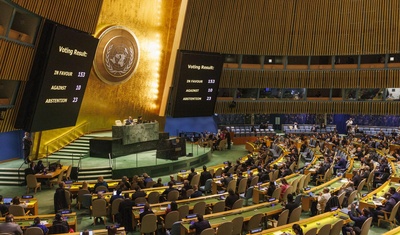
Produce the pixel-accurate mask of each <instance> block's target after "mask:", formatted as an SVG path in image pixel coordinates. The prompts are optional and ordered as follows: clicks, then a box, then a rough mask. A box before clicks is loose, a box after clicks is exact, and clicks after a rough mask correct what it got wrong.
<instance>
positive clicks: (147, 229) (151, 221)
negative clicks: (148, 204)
mask: <svg viewBox="0 0 400 235" xmlns="http://www.w3.org/2000/svg"><path fill="white" fill-rule="evenodd" d="M156 230H157V216H156V215H155V214H147V215H145V216H144V217H143V219H142V224H141V226H140V233H142V234H143V233H154V232H155V231H156Z"/></svg>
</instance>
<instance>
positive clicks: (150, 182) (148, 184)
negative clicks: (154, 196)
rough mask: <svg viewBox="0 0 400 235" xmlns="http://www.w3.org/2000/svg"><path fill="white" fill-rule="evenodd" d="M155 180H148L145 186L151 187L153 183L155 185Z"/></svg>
mask: <svg viewBox="0 0 400 235" xmlns="http://www.w3.org/2000/svg"><path fill="white" fill-rule="evenodd" d="M156 183H157V182H156V181H149V182H147V183H146V188H152V187H153V185H155V184H156Z"/></svg>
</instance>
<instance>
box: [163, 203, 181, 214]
mask: <svg viewBox="0 0 400 235" xmlns="http://www.w3.org/2000/svg"><path fill="white" fill-rule="evenodd" d="M177 210H178V203H176V201H172V202H171V204H169V205H168V208H167V210H166V211H165V214H168V213H169V212H171V211H177Z"/></svg>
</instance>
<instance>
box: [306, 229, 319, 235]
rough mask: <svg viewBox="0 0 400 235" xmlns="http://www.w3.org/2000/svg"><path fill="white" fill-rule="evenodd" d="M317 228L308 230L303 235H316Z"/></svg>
mask: <svg viewBox="0 0 400 235" xmlns="http://www.w3.org/2000/svg"><path fill="white" fill-rule="evenodd" d="M317 231H318V228H312V229H310V230H308V231H307V232H306V233H305V234H304V235H317Z"/></svg>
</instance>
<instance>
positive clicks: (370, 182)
mask: <svg viewBox="0 0 400 235" xmlns="http://www.w3.org/2000/svg"><path fill="white" fill-rule="evenodd" d="M374 174H375V170H372V171H371V173H369V175H368V179H367V182H366V184H367V188H368V191H370V190H371V189H372V182H373V181H374Z"/></svg>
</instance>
